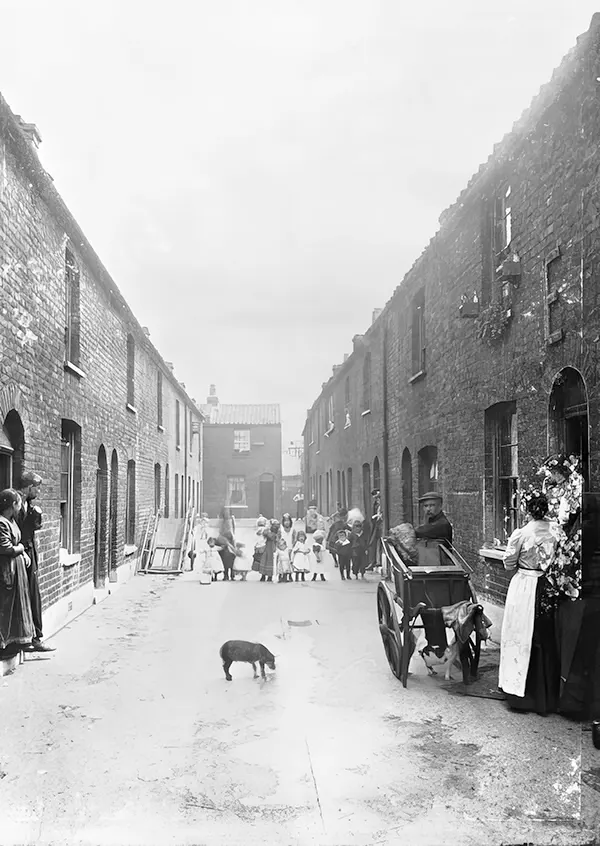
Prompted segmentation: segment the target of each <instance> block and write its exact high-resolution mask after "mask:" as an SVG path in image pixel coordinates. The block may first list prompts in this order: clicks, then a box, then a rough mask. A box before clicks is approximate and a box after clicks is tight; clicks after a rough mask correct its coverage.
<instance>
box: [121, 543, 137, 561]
mask: <svg viewBox="0 0 600 846" xmlns="http://www.w3.org/2000/svg"><path fill="white" fill-rule="evenodd" d="M137 550H138V548H137V546H136V545H135V544H134V543H126V544H125V549H124V553H125V558H128V557H129V556H130V555H135V553H136V552H137Z"/></svg>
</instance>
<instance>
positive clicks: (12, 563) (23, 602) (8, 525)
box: [0, 488, 35, 649]
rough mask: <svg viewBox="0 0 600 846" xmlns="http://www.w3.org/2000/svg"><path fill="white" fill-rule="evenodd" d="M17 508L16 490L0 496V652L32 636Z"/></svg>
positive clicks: (23, 549) (26, 561)
mask: <svg viewBox="0 0 600 846" xmlns="http://www.w3.org/2000/svg"><path fill="white" fill-rule="evenodd" d="M20 508H21V497H20V496H19V494H18V493H17V492H16V491H14V490H12V488H7V489H6V490H4V491H2V492H1V493H0V649H6V647H7V646H9V645H11V644H19V645H26V644H30V643H31V642H32V640H33V638H34V637H35V630H34V626H33V616H32V613H31V600H30V599H29V586H28V580H27V567H28V566H31V563H30V561H29V558H28V556H27V555H26V554H25V548H24V547H23V544H22V543H21V530H20V529H19V527H18V526H17V523H16V517H17V515H18V513H19V510H20Z"/></svg>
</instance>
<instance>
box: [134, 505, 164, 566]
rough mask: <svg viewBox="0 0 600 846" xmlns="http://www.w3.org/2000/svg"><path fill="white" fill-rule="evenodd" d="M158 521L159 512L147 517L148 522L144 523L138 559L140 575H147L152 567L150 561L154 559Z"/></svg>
mask: <svg viewBox="0 0 600 846" xmlns="http://www.w3.org/2000/svg"><path fill="white" fill-rule="evenodd" d="M159 520H160V512H159V511H157V512H156V514H152V513H151V514H149V515H148V522H147V523H146V531H145V532H144V543H143V545H142V555H141V557H140V564H139V570H138V572H140V573H147V572H148V570H149V569H150V567H151V566H152V559H153V558H154V548H155V546H156V533H157V531H158V521H159Z"/></svg>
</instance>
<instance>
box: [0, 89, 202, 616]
mask: <svg viewBox="0 0 600 846" xmlns="http://www.w3.org/2000/svg"><path fill="white" fill-rule="evenodd" d="M0 107H1V111H2V123H1V132H0V291H1V306H0V424H2V423H3V422H5V420H6V418H7V415H9V414H10V413H11V412H13V415H12V416H13V418H14V412H16V413H17V414H18V415H19V418H20V420H21V422H22V425H23V430H24V456H23V457H24V464H25V466H26V467H28V468H31V469H34V470H35V471H36V472H38V473H39V474H40V475H41V476H42V477H43V480H44V482H43V485H42V488H41V494H40V499H39V504H40V506H41V507H42V510H43V513H44V525H43V528H42V530H41V531H40V532H39V534H38V546H39V552H40V570H41V590H42V596H43V601H44V606H45V607H48V605H50V604H52V603H54V602H56V601H57V600H59V599H61V598H62V597H64V596H66V595H67V594H69V593H71V592H72V591H74V590H75V589H77V588H79V587H80V586H82V585H84V584H86V583H88V582H90V581H91V580H92V579H93V578H94V558H95V555H94V549H95V537H96V475H97V467H98V456H99V452H102V451H103V452H104V453H105V455H106V461H107V465H108V478H107V486H108V487H110V482H111V479H110V477H111V462H112V457H113V453H114V454H115V455H116V474H114V476H115V484H116V492H117V497H116V513H115V527H116V532H115V534H114V543H113V548H112V550H111V544H110V538H109V531H108V526H105V528H104V536H103V538H102V548H103V550H104V555H101V556H100V558H103V559H104V560H103V561H102V560H101V561H100V562H99V572H98V573H97V574H96V575H97V578H96V582H97V583H98V582H102V581H103V580H104V576H106V575H109V570H110V569H111V566H110V563H109V560H108V559H109V558H112V564H113V568H112V569H113V571H114V567H115V566H119V565H120V564H121V563H122V562H123V561H124V554H125V548H124V547H125V508H126V503H125V499H126V495H125V494H126V478H127V462H128V461H129V460H133V461H135V462H136V519H135V542H136V544H138V545H139V544H141V542H142V536H143V531H144V529H145V525H146V521H147V519H148V515H149V514H150V513H151V512H153V510H154V465H155V464H159V465H160V467H161V474H162V504H163V505H164V484H165V469H166V465H167V464H169V467H170V478H171V485H173V478H174V474H175V473H176V472H179V473H182V474H184V475H185V476H186V478H187V477H188V476H189V477H190V479H193V480H194V483H196V482H198V483H200V481H201V472H200V468H201V463H200V460H199V436H198V435H196V436H194V443H193V445H192V453H191V454H190V452H189V448H188V449H183V448H182V449H181V450H177V449H176V448H175V433H174V410H173V409H174V402H175V399H176V398H177V399H178V400H179V402H180V403H181V405H182V408H186V409H187V414H188V419H189V414H190V412H191V413H192V415H193V419H194V420H195V421H196V423H197V424H198V423H199V421H200V414H199V412H198V410H197V408H196V407H195V406H194V405H193V403H192V402H191V400H190V399H189V397H188V396H187V394H186V392H185V391H184V389H183V388H182V387H181V386H180V385H179V383H178V382H177V380H176V379H175V377H174V375H173V373H172V372H171V370H170V368H169V367H168V366H167V365H166V364H165V362H164V361H163V360H162V358H161V357H160V355H159V354H158V352H157V351H156V349H155V348H154V347H153V346H152V344H151V343H150V341H149V339H148V337H147V335H146V333H145V332H144V331H143V330H142V328H141V327H140V325H139V324H138V323H137V321H136V320H135V318H134V316H133V315H132V313H131V311H130V310H129V309H128V307H127V305H126V303H125V302H124V300H123V299H122V297H121V295H120V294H119V292H118V290H117V288H116V286H115V285H114V283H112V290H111V282H112V280H110V277H108V274H107V273H106V271H105V270H104V269H103V267H102V265H101V264H100V262H99V260H98V258H97V256H96V255H95V254H94V253H93V251H92V249H91V247H90V246H89V244H88V243H87V241H85V238H84V236H83V235H82V233H81V232H80V230H79V229H78V227H77V224H76V222H75V221H74V220H73V218H72V217H70V216H69V214H68V212H66V210H65V208H64V205H61V203H62V201H60V198H59V197H58V195H57V194H56V191H55V189H54V188H53V186H52V184H51V181H50V179H49V178H48V177H47V176H46V175H45V174H44V172H43V170H42V168H41V166H40V165H39V162H38V161H37V157H35V155H32V152H31V151H30V150H29V149H28V148H29V142H28V141H27V139H26V138H25V137H24V136H22V135H21V134H20V132H19V129H18V128H17V127H16V125H15V124H14V121H13V120H12V117H11V114H10V111H9V110H8V109H7V107H6V104H5V103H4V101H2V102H1V103H0ZM67 247H68V248H69V250H70V251H71V253H72V255H73V257H74V261H75V264H76V267H77V271H78V273H79V289H80V326H79V335H80V356H79V359H78V361H77V362H75V364H76V365H77V367H76V368H67V367H65V357H66V356H65V324H66V277H65V249H66V248H67ZM128 334H131V335H132V336H133V338H134V342H135V371H134V385H135V397H134V408H133V409H132V410H130V409H128V408H127V407H126V401H127V385H126V378H127V336H128ZM158 369H160V370H161V371H162V372H163V409H164V410H163V416H164V422H163V428H162V429H161V428H159V426H158V418H157V370H158ZM63 419H65V420H70V421H73V422H74V423H76V424H77V425H78V426H79V427H80V432H81V435H80V456H81V486H80V507H79V508H78V509H77V514H76V523H77V525H78V527H79V531H78V532H77V534H78V535H79V537H78V538H77V542H76V544H75V549H74V551H75V552H77V553H79V555H78V556H77V557H76V558H75V559H70V560H69V561H68V562H64V561H63V562H62V563H61V561H60V560H59V558H60V556H59V532H60V469H61V421H62V420H63ZM13 483H14V484H17V483H18V480H17V479H14V480H13ZM195 490H196V489H195V488H194V492H195ZM172 500H173V494H172V492H171V501H172ZM108 514H109V505H108V502H107V503H106V504H105V508H104V515H105V519H106V521H107V520H108ZM112 576H114V572H113V573H112V574H111V578H112Z"/></svg>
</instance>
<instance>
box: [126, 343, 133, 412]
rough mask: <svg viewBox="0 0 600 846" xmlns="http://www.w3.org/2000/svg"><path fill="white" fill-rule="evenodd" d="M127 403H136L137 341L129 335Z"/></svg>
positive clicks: (131, 404)
mask: <svg viewBox="0 0 600 846" xmlns="http://www.w3.org/2000/svg"><path fill="white" fill-rule="evenodd" d="M127 405H130V406H131V407H132V408H133V406H134V405H135V341H134V340H133V335H131V334H130V335H127Z"/></svg>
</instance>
